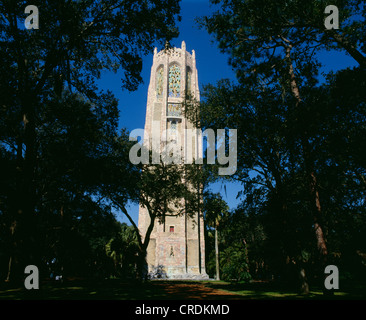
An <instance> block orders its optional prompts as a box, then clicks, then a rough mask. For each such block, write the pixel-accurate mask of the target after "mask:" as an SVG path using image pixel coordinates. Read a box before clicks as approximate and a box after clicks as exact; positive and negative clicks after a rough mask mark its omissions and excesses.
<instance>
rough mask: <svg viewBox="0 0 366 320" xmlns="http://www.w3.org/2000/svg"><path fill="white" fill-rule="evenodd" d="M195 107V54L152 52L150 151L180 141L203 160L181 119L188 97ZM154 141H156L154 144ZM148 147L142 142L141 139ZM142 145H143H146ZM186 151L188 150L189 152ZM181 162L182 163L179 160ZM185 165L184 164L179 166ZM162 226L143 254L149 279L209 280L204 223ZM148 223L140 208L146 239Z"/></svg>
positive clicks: (172, 219) (174, 219) (178, 221)
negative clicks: (153, 276)
mask: <svg viewBox="0 0 366 320" xmlns="http://www.w3.org/2000/svg"><path fill="white" fill-rule="evenodd" d="M187 93H189V96H190V97H192V98H193V99H194V100H195V101H199V99H200V93H199V88H198V75H197V68H196V57H195V52H194V50H192V53H189V52H187V51H186V44H185V42H184V41H183V42H182V45H181V48H171V49H167V50H162V51H160V52H158V51H157V49H156V48H155V50H154V59H153V65H152V67H151V76H150V84H149V89H148V98H147V107H146V120H145V133H147V134H148V136H149V137H150V139H151V140H152V143H149V146H150V148H152V149H153V150H154V148H155V149H160V148H161V146H162V144H161V137H163V139H165V141H172V140H173V141H174V140H175V141H178V140H179V145H180V147H181V149H183V150H182V153H183V154H186V153H187V151H189V152H191V153H192V156H193V158H195V159H197V158H199V157H202V142H201V141H200V139H198V138H197V137H194V138H193V140H192V136H188V137H187V132H189V130H191V131H192V130H193V129H194V125H193V124H192V123H191V121H189V120H188V119H187V118H185V117H184V112H183V111H184V105H185V99H186V94H187ZM154 137H159V139H155V141H157V143H156V142H155V145H154ZM145 141H146V139H145ZM145 141H144V143H145ZM188 149H189V150H188ZM183 158H184V157H183ZM183 163H184V160H183ZM164 220H165V221H164V222H161V223H159V221H155V224H154V229H153V232H152V233H151V236H150V242H149V245H148V248H147V264H148V271H149V273H151V274H153V273H154V272H155V271H156V270H157V269H158V268H159V269H160V270H163V272H164V273H165V274H166V275H167V276H168V278H170V279H208V276H207V274H206V268H205V241H204V223H203V218H202V215H201V214H200V213H198V212H197V213H195V214H194V216H193V217H192V216H190V217H189V216H188V215H187V214H185V213H184V214H183V215H179V216H174V215H169V216H166V217H165V219H164ZM149 223H150V217H149V214H148V212H147V210H146V209H145V208H144V207H142V206H140V208H139V221H138V227H139V230H140V233H141V236H142V237H144V236H145V234H146V230H147V228H148V226H149Z"/></svg>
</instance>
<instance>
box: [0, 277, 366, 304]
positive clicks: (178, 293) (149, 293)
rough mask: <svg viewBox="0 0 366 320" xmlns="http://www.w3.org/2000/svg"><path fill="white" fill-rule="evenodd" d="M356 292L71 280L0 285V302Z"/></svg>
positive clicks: (354, 294) (359, 295)
mask: <svg viewBox="0 0 366 320" xmlns="http://www.w3.org/2000/svg"><path fill="white" fill-rule="evenodd" d="M356 289H357V290H353V291H349V292H345V291H339V292H336V293H335V295H334V296H333V297H329V296H326V297H325V296H323V293H322V290H321V289H315V290H314V289H313V290H311V292H310V294H309V295H307V296H303V295H300V294H298V293H297V292H294V291H291V290H289V289H288V288H286V287H285V286H283V285H281V284H278V283H271V282H252V283H237V284H231V283H228V282H224V281H203V282H199V281H167V280H164V281H149V282H146V283H139V282H131V281H130V282H127V281H123V280H119V279H108V280H93V281H92V280H85V279H75V280H71V281H65V282H64V283H62V284H61V283H56V282H51V281H44V282H41V283H40V289H39V290H26V289H24V287H19V286H12V285H10V284H2V285H1V287H0V299H5V300H202V299H209V300H228V299H229V300H241V299H280V300H289V299H296V300H304V299H363V300H364V299H366V296H365V292H366V290H365V289H366V288H365V286H359V287H358V288H356Z"/></svg>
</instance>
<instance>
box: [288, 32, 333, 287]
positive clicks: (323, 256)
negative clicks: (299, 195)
mask: <svg viewBox="0 0 366 320" xmlns="http://www.w3.org/2000/svg"><path fill="white" fill-rule="evenodd" d="M282 39H283V37H282ZM284 41H285V42H286V43H287V46H286V60H287V64H288V74H289V78H290V87H291V92H292V94H293V96H294V97H295V99H296V108H299V107H300V105H301V101H302V100H301V96H300V90H299V87H298V85H297V82H296V76H295V72H294V68H293V64H292V60H291V49H292V45H291V43H290V42H289V41H288V40H287V39H284ZM301 144H302V148H303V156H304V164H305V171H306V174H307V175H308V176H309V185H310V188H309V191H310V192H309V193H310V199H311V208H312V216H313V222H314V224H313V226H314V232H315V237H316V242H317V248H318V251H319V254H320V266H321V269H322V270H324V267H325V265H326V261H327V255H328V250H327V245H326V240H325V236H324V232H323V228H322V224H321V222H320V219H321V216H322V208H321V205H320V196H319V191H318V187H317V179H316V174H315V170H314V162H313V160H312V159H311V156H310V151H309V150H310V146H309V141H308V139H307V138H306V133H304V134H303V135H302V138H301ZM302 271H303V272H304V273H303V276H302V275H301V274H302ZM300 276H301V277H302V278H303V279H305V270H303V269H301V270H300ZM305 289H306V288H305Z"/></svg>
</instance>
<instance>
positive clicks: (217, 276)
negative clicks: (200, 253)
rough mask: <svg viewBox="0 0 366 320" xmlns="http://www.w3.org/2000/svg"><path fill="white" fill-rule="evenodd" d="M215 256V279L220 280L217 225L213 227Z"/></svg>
mask: <svg viewBox="0 0 366 320" xmlns="http://www.w3.org/2000/svg"><path fill="white" fill-rule="evenodd" d="M215 257H216V280H220V265H219V241H218V231H217V226H216V227H215Z"/></svg>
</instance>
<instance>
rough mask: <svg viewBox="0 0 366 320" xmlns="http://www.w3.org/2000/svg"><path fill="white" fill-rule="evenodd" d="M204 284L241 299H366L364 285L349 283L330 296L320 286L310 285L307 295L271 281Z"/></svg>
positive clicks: (365, 287)
mask: <svg viewBox="0 0 366 320" xmlns="http://www.w3.org/2000/svg"><path fill="white" fill-rule="evenodd" d="M206 285H208V286H210V287H212V288H216V289H221V290H224V291H228V292H231V293H235V294H236V295H240V296H242V297H243V299H288V300H294V299H297V300H305V299H335V300H337V299H342V300H343V299H362V300H365V299H366V285H360V284H358V285H352V284H351V285H349V284H348V286H347V290H335V291H334V294H333V295H332V296H328V295H327V296H324V294H323V290H322V289H321V288H316V287H310V293H309V294H308V295H303V294H300V293H299V292H297V291H294V290H291V289H289V288H288V287H286V286H284V285H283V284H279V283H272V282H251V283H229V282H225V281H212V282H208V283H207V284H206Z"/></svg>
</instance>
